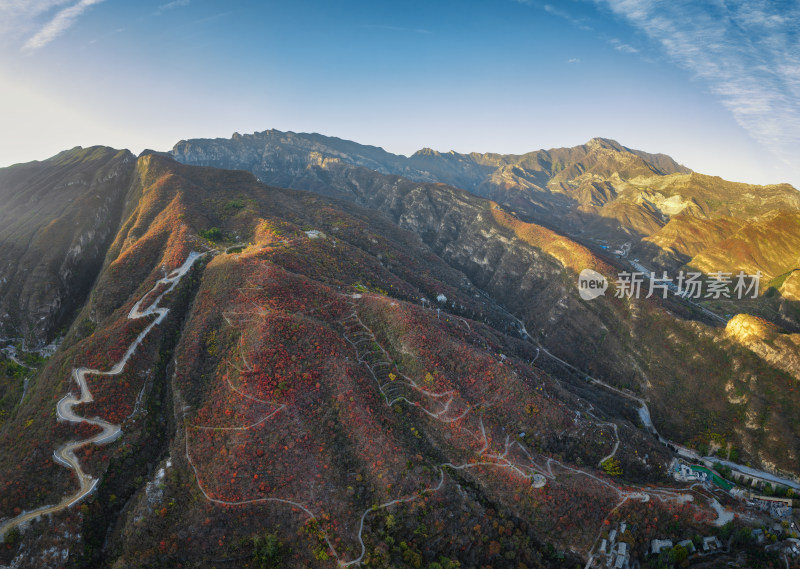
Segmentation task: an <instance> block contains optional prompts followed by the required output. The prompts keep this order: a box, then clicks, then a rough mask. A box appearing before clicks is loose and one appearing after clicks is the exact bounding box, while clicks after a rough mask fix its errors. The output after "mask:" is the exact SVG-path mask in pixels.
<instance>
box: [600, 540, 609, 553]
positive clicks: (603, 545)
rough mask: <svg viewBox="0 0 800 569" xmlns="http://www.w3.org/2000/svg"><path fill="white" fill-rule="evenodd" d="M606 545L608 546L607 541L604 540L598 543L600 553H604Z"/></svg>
mask: <svg viewBox="0 0 800 569" xmlns="http://www.w3.org/2000/svg"><path fill="white" fill-rule="evenodd" d="M606 545H608V540H606V539H604V540H603V541H601V542H600V553H605V552H606Z"/></svg>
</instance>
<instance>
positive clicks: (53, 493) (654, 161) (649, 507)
mask: <svg viewBox="0 0 800 569" xmlns="http://www.w3.org/2000/svg"><path fill="white" fill-rule="evenodd" d="M0 196H2V202H1V203H2V204H3V205H2V206H0V219H2V221H3V223H2V225H0V243H2V244H3V248H2V251H0V271H2V272H0V283H2V284H0V287H1V288H0V311H2V314H1V315H0V316H1V317H2V320H0V326H2V328H0V330H1V331H2V335H3V336H4V340H3V343H4V344H5V345H6V349H5V351H6V354H8V358H7V360H5V361H4V362H2V365H3V366H4V369H5V370H6V376H7V377H6V378H5V379H4V380H3V383H2V384H0V421H1V422H2V423H0V447H2V449H3V452H2V454H0V484H2V485H3V486H2V487H3V492H2V494H0V533H3V534H4V535H5V539H6V542H5V546H4V549H3V550H2V551H1V552H0V563H4V564H9V565H12V566H14V567H19V568H22V567H41V566H70V567H129V566H131V567H132V566H136V567H165V566H176V567H177V566H182V567H206V566H210V565H211V564H213V565H214V566H217V567H226V566H228V567H311V566H313V567H325V566H334V565H335V564H336V563H338V564H339V565H340V566H342V565H363V566H369V567H433V568H435V567H436V566H437V565H438V566H439V567H455V566H458V565H457V564H460V566H462V567H488V566H494V567H508V566H513V567H531V568H533V567H573V566H576V565H579V566H583V565H584V564H587V563H588V564H587V566H589V565H590V564H591V563H593V562H596V561H597V559H598V557H597V555H598V551H599V548H600V543H601V541H602V540H603V539H608V538H609V534H608V528H609V527H610V526H611V524H613V525H614V527H616V526H617V525H618V524H621V523H622V522H625V524H626V525H627V526H630V527H631V528H632V529H631V530H628V537H627V538H626V540H627V541H626V543H627V544H628V547H630V553H629V555H635V556H636V557H637V558H641V559H646V558H647V555H646V551H647V550H648V548H649V546H650V541H651V540H652V539H655V538H668V539H672V540H673V541H674V542H675V543H677V542H678V541H680V540H682V539H684V538H687V537H688V538H689V539H692V538H694V537H696V536H698V535H707V534H711V533H719V532H720V531H723V530H722V529H720V528H721V527H727V528H729V527H730V526H723V523H724V522H725V521H726V520H727V515H728V514H727V513H720V511H723V512H725V511H730V512H736V513H737V515H738V518H737V521H736V524H737V526H738V525H739V524H744V523H745V520H749V519H755V518H753V516H757V515H759V514H755V513H754V511H753V510H752V508H750V507H749V506H747V505H746V504H744V503H739V502H737V501H736V500H735V499H734V498H732V497H731V496H730V495H729V494H720V493H714V492H712V491H710V490H708V489H699V490H698V489H694V488H693V487H690V486H689V485H683V486H676V485H677V484H678V483H677V482H675V481H674V480H673V479H672V474H671V473H672V468H673V467H674V464H675V459H676V456H684V455H686V456H688V455H691V456H702V455H705V454H709V453H716V456H717V457H718V458H719V459H727V460H730V461H732V462H733V463H741V464H745V463H746V464H748V465H750V466H752V467H754V468H758V469H763V470H764V471H765V472H769V473H772V475H775V476H779V477H781V479H785V480H796V478H794V477H796V476H798V475H800V469H798V466H797V465H798V456H800V419H798V417H799V416H798V414H797V412H796V410H797V409H798V406H800V393H798V391H797V382H798V381H799V380H800V374H799V373H798V371H797V370H798V367H797V365H796V362H798V361H800V357H799V356H800V341H799V339H800V285H798V283H800V271H798V270H797V269H798V268H800V254H798V251H800V247H798V245H800V194H798V192H797V190H795V189H794V188H792V187H791V186H789V185H785V184H784V185H774V186H752V185H746V184H738V183H733V182H728V181H724V180H721V179H719V178H715V177H711V176H704V175H701V174H697V173H695V172H692V171H690V170H689V169H687V168H686V167H684V166H682V165H680V164H678V163H676V162H675V161H674V160H672V159H671V158H669V157H668V156H665V155H662V154H649V153H646V152H642V151H637V150H631V149H628V148H626V147H624V146H622V145H620V144H618V143H617V142H615V141H611V140H607V139H601V138H596V139H592V140H591V141H589V142H588V143H586V144H585V145H582V146H578V147H574V148H564V149H552V150H540V151H536V152H531V153H528V154H524V155H499V154H476V153H472V154H458V153H455V152H450V153H439V152H436V151H433V150H430V149H424V150H421V151H419V152H417V153H415V154H414V155H412V156H410V157H404V156H399V155H394V154H391V153H388V152H386V151H384V150H382V149H380V148H376V147H371V146H364V145H360V144H357V143H355V142H350V141H345V140H341V139H337V138H331V137H325V136H321V135H316V134H296V133H282V132H278V131H274V130H271V131H265V132H262V133H255V134H252V135H239V134H234V135H233V136H232V137H231V138H230V139H215V140H202V139H196V140H188V141H181V142H179V143H177V144H176V145H175V146H174V148H173V149H172V150H171V151H170V152H155V151H145V152H143V153H142V154H141V155H140V156H138V157H135V156H134V155H132V154H131V153H130V152H128V151H125V150H115V149H111V148H106V147H93V148H88V149H82V148H75V149H72V150H68V151H65V152H62V153H60V154H58V155H56V156H54V157H53V158H50V159H48V160H44V161H41V162H33V163H29V164H21V165H16V166H12V167H9V168H4V169H0ZM615 251H616V253H615ZM633 263H635V265H634V264H633ZM636 267H644V268H647V269H652V270H653V271H656V270H658V271H662V270H663V271H669V272H677V271H681V270H684V271H699V272H702V273H704V274H705V275H712V274H713V273H714V272H717V271H724V272H729V273H734V274H735V273H736V272H738V271H739V270H742V271H745V272H746V273H747V274H754V273H755V272H756V271H760V272H761V273H762V274H763V287H762V290H761V291H760V292H761V294H759V295H756V297H755V298H750V299H747V300H741V301H737V300H735V299H725V298H721V299H713V300H709V301H698V302H690V301H687V300H686V299H683V298H680V297H677V296H675V295H673V294H670V295H668V296H667V298H660V297H659V296H658V295H656V296H653V297H651V298H626V297H625V296H624V295H615V294H614V293H615V292H617V291H618V290H619V288H620V285H619V283H616V282H615V278H616V275H618V274H619V273H620V272H622V271H625V270H631V269H633V268H636ZM583 269H593V270H594V271H596V272H597V273H599V274H600V275H603V276H605V277H606V278H607V279H609V280H610V281H611V285H610V288H609V289H608V291H607V293H606V295H605V296H603V297H600V298H597V299H595V300H590V301H587V300H584V299H583V298H581V296H580V295H579V294H578V288H577V278H578V274H580V273H581V271H582V270H583ZM54 341H55V343H56V345H57V347H53V348H51V349H50V350H47V349H45V347H46V346H47V345H50V344H51V343H52V342H54ZM36 350H38V354H37V353H35V352H36ZM43 356H47V357H43ZM82 378H85V379H82ZM68 394H71V395H72V398H70V397H68V396H67V395H68ZM72 401H79V402H78V403H71V402H72ZM70 410H72V411H70ZM70 412H74V414H75V415H70ZM115 437H118V438H115ZM681 452H683V453H684V455H681ZM54 456H55V457H56V460H54V459H53V457H54ZM59 457H60V458H59ZM65 467H66V468H65ZM686 496H689V498H686ZM715 524H716V525H715ZM467 530H468V531H467ZM725 531H728V530H727V529H726V530H725ZM622 533H624V532H622ZM753 555H762V556H763V555H770V554H768V553H765V552H764V551H763V550H758V551H754V550H751V549H747V548H738V549H737V548H735V547H734V548H733V549H730V553H729V554H728V553H726V554H724V555H720V556H719V557H718V558H715V559H716V560H717V561H719V563H721V564H725V563H728V562H736V563H740V566H749V565H748V564H750V563H753V562H754V561H753V559H756V557H753ZM758 559H760V558H758ZM741 563H744V565H741ZM652 566H655V565H652ZM720 566H721V565H720Z"/></svg>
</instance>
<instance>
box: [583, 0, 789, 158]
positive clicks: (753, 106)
mask: <svg viewBox="0 0 800 569" xmlns="http://www.w3.org/2000/svg"><path fill="white" fill-rule="evenodd" d="M594 1H595V2H596V3H597V4H599V5H601V6H607V7H608V8H610V9H611V11H612V12H613V13H614V14H616V15H617V16H619V17H620V18H621V19H623V20H626V21H628V22H629V23H630V24H631V25H632V26H633V27H634V28H636V29H637V30H639V31H640V32H642V33H644V34H645V35H646V36H647V37H649V38H650V39H652V40H653V41H655V42H656V43H657V44H659V45H660V46H661V47H662V49H663V50H664V51H665V52H666V54H667V56H668V57H669V58H670V59H671V60H672V61H673V62H674V63H676V64H677V65H679V66H681V67H683V68H685V69H687V70H689V71H691V72H692V73H694V75H695V76H696V77H697V78H699V79H701V80H703V81H704V82H705V83H706V84H707V85H708V86H709V88H710V90H711V91H712V92H713V93H714V94H716V95H717V96H718V97H719V98H720V100H721V102H722V104H723V105H724V106H725V107H726V108H727V109H728V110H729V111H730V112H731V113H732V114H733V116H734V118H735V119H736V121H737V122H738V123H739V125H740V126H742V127H743V128H744V129H745V130H746V131H747V132H748V133H749V134H750V136H752V137H753V139H755V140H756V141H757V142H759V143H760V144H762V145H763V146H764V147H765V148H767V149H768V150H769V151H771V152H772V153H773V154H774V155H775V156H777V157H779V158H780V159H782V160H783V161H784V162H785V163H787V164H791V163H792V161H796V160H797V152H798V150H800V34H798V22H800V4H798V3H797V2H791V3H788V5H787V3H784V2H772V1H770V0H732V1H727V2H695V1H692V0H672V1H670V2H661V1H658V0H594ZM620 45H624V44H620Z"/></svg>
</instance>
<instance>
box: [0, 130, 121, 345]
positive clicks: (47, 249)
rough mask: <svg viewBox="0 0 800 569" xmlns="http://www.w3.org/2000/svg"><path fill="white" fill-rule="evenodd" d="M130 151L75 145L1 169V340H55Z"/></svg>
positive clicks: (85, 281) (108, 233)
mask: <svg viewBox="0 0 800 569" xmlns="http://www.w3.org/2000/svg"><path fill="white" fill-rule="evenodd" d="M134 164H135V157H134V156H133V155H132V154H131V153H130V152H128V151H127V150H114V149H112V148H107V147H103V146H95V147H92V148H85V149H84V148H80V147H78V148H73V149H72V150H66V151H64V152H61V153H60V154H58V155H56V156H54V157H52V158H50V159H48V160H44V161H42V162H31V163H28V164H18V165H16V166H10V167H8V168H0V204H2V205H0V243H2V249H0V337H2V336H8V335H21V336H23V337H24V338H25V339H26V340H27V341H28V346H36V345H37V344H39V345H40V344H42V343H45V342H47V341H49V340H51V339H53V335H54V334H55V332H56V331H57V330H58V329H59V328H61V327H64V326H68V325H69V322H70V318H71V317H73V316H74V312H75V310H77V309H78V308H79V307H80V306H81V305H82V304H83V301H84V300H85V298H86V295H87V294H88V293H89V291H90V290H91V287H92V283H93V282H94V280H95V278H96V277H97V275H98V273H99V271H100V267H101V266H102V264H103V260H104V257H105V252H106V249H107V248H108V246H109V244H110V243H111V240H112V239H113V238H114V236H115V233H116V226H117V224H118V223H119V219H120V216H121V215H122V207H123V204H124V202H125V198H126V194H127V191H128V188H129V186H130V183H131V177H132V176H133V172H134Z"/></svg>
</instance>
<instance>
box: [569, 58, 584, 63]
mask: <svg viewBox="0 0 800 569" xmlns="http://www.w3.org/2000/svg"><path fill="white" fill-rule="evenodd" d="M580 62H581V60H580V58H578V57H571V58H569V59H568V60H567V63H580Z"/></svg>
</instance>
